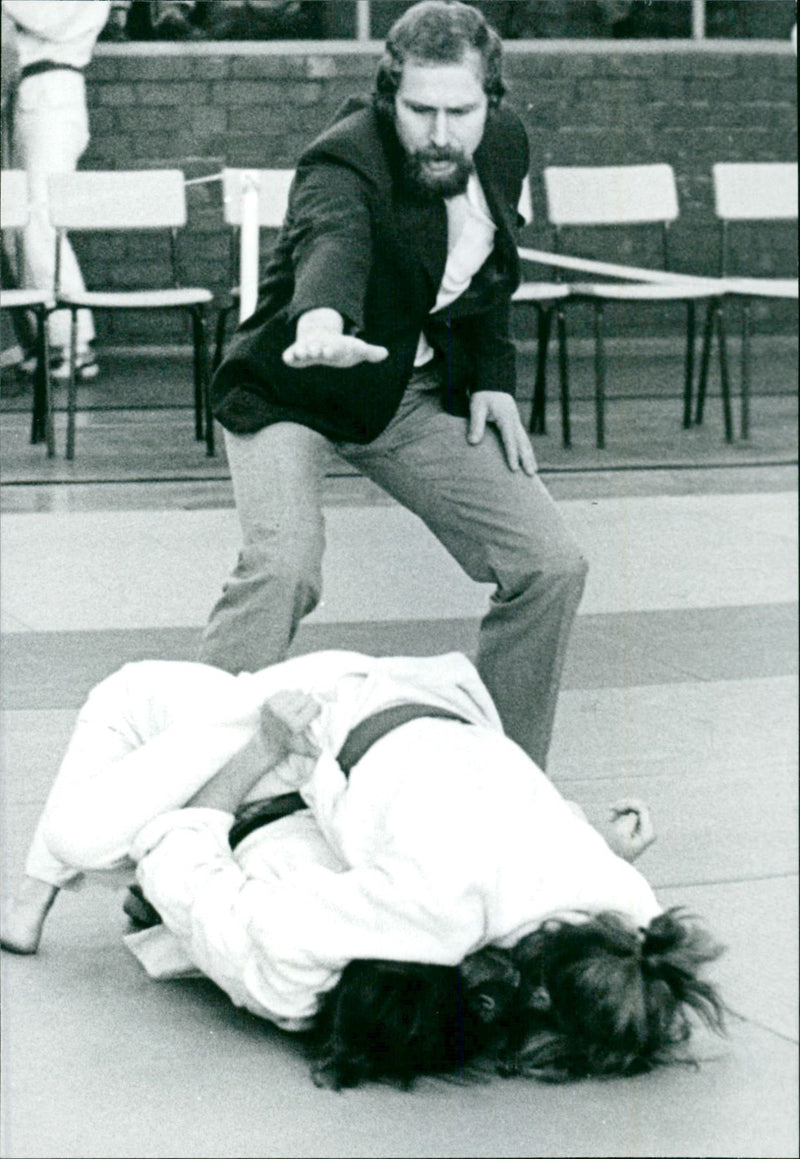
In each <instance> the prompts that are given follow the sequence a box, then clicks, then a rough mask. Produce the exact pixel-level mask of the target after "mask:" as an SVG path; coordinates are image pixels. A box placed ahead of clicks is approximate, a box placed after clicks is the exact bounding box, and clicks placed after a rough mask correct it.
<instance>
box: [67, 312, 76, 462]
mask: <svg viewBox="0 0 800 1159" xmlns="http://www.w3.org/2000/svg"><path fill="white" fill-rule="evenodd" d="M77 361H78V312H77V310H72V311H71V325H70V331H69V382H68V383H67V451H66V457H67V458H68V459H74V458H75V409H76V406H77V401H78V397H77V396H78V370H77Z"/></svg>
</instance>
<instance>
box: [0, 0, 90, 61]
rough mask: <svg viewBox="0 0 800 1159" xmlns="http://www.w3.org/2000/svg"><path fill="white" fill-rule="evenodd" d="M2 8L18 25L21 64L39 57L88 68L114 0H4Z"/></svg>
mask: <svg viewBox="0 0 800 1159" xmlns="http://www.w3.org/2000/svg"><path fill="white" fill-rule="evenodd" d="M3 11H4V12H5V13H6V14H7V15H8V16H10V17H11V19H12V20H13V21H14V23H15V24H16V26H17V32H16V43H17V53H18V56H19V67H20V68H25V67H26V66H27V65H29V64H35V63H36V62H37V61H40V60H52V61H56V62H57V63H58V64H68V65H72V66H73V67H74V68H85V67H86V65H87V64H88V63H89V61H90V60H91V58H92V52H93V50H94V46H95V41H96V40H97V38H98V36H99V35H100V33H101V32H102V30H103V27H104V26H105V23H106V21H107V20H108V17H109V13H110V12H111V0H3Z"/></svg>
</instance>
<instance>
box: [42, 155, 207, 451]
mask: <svg viewBox="0 0 800 1159" xmlns="http://www.w3.org/2000/svg"><path fill="white" fill-rule="evenodd" d="M48 196H49V209H50V220H51V223H52V225H53V226H54V228H55V230H56V289H55V306H56V309H67V310H69V311H70V314H71V322H72V324H71V329H70V377H69V382H68V387H67V391H68V393H67V448H66V457H67V458H68V459H72V458H74V455H75V413H76V409H77V375H76V354H77V320H78V311H79V310H81V309H90V310H112V311H113V310H163V311H177V310H179V311H182V312H184V313H187V314H188V315H189V318H190V322H191V328H192V347H193V360H192V367H193V383H194V414H195V437H196V438H197V439H198V440H202V439H205V442H206V453H207V454H208V455H209V456H212V455H214V453H215V446H214V419H213V415H212V412H211V402H210V392H209V378H210V375H209V365H208V334H207V310H208V307H209V306H210V304H211V302H212V301H213V294H212V293H211V291H210V290H208V289H206V288H205V287H200V286H184V285H182V278H181V270H180V262H179V250H178V238H179V234H180V231H181V230H182V229H183V228H184V227H185V225H186V220H187V214H186V190H185V178H184V174H183V173H182V172H181V170H179V169H159V170H148V169H141V170H130V171H118V170H114V171H101V170H83V171H80V172H77V173H68V174H62V173H59V174H54V175H53V176H51V178H50V180H49V183H48ZM143 231H150V232H164V231H166V232H167V234H168V236H169V264H170V270H171V282H172V284H171V285H170V286H169V287H168V288H166V287H159V288H150V289H142V290H128V289H122V290H116V289H114V290H86V291H84V292H82V293H66V292H65V291H64V290H63V289H62V288H61V286H60V273H61V247H62V241H63V238H64V236H65V235H66V233H67V232H98V233H101V232H121V233H131V234H134V233H140V232H143Z"/></svg>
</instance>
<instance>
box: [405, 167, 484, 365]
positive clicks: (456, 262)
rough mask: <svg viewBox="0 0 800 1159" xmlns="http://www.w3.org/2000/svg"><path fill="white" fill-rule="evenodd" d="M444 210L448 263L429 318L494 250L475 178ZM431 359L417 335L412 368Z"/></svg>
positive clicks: (463, 286) (462, 288)
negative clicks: (445, 214)
mask: <svg viewBox="0 0 800 1159" xmlns="http://www.w3.org/2000/svg"><path fill="white" fill-rule="evenodd" d="M445 208H446V210H447V262H446V263H445V267H444V273H443V275H442V284H441V286H440V287H439V293H438V294H437V296H436V303H435V305H434V307H433V309H432V310H431V313H432V314H435V313H437V312H438V311H439V310H443V309H444V308H445V306H449V305H450V303H451V302H454V301H455V300H456V298H458V297H460V296H461V294H463V293H464V291H465V290H466V289H467V287H468V286H469V284H470V282H471V281H472V279H473V277H474V276H475V274H477V272H478V270H479V269H480V268H481V266H482V265H483V263H484V262H485V261H486V259H487V258H488V256H489V254H490V253H491V252H492V249H493V248H494V235H495V233H496V231H497V227H496V225H495V224H494V220H493V218H492V214H491V211H490V209H489V205H488V203H487V201H486V195H485V194H484V192H483V189H482V187H481V183H480V181H479V180H478V175H477V173H475V172H474V171H473V172H472V173H470V175H469V179H468V181H467V188H466V190H465V191H464V193H459V194H458V195H457V196H456V197H447V198H445ZM432 358H433V349H432V347H431V345H430V343H429V342H428V340H427V338H426V337H425V335H424V334H420V336H419V342H418V344H417V353H416V355H415V358H414V366H424V365H425V363H426V362H430V360H431V359H432Z"/></svg>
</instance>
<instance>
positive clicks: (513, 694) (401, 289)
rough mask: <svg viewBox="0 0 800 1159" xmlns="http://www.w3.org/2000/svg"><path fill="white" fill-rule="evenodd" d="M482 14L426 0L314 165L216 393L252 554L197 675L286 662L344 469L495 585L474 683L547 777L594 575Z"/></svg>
mask: <svg viewBox="0 0 800 1159" xmlns="http://www.w3.org/2000/svg"><path fill="white" fill-rule="evenodd" d="M503 93H504V85H503V80H502V45H501V42H500V39H499V37H498V36H497V34H496V33H495V32H494V31H493V30H492V29H491V28H490V26H489V25H488V24H487V23H486V21H485V19H484V17H483V16H482V14H481V13H480V12H479V11H478V10H477V9H474V8H470V7H468V6H467V5H464V4H459V3H443V2H440V0H425V2H423V3H421V4H417V5H415V6H414V7H413V8H411V9H409V10H408V11H407V12H406V13H405V14H404V15H403V16H402V17H401V18H400V19H399V20H398V21H397V23H396V24H395V25H394V26H393V28H392V29H391V31H390V33H389V36H388V39H387V42H386V48H385V52H384V55H383V57H382V59H381V62H380V65H379V68H378V73H377V78H376V85H375V91H374V93H373V95H372V97H371V99H367V100H361V101H358V100H351V101H350V102H348V104H347V105H346V106H345V108H344V109H343V110H342V112H341V113H340V115H339V117H338V119H337V120H336V122H335V123H334V125H333V126H332V127H331V128H330V129H328V130H327V131H326V132H324V133H323V134H322V136H320V137H319V138H317V140H316V141H314V142H313V143H312V144H311V145H310V146H309V148H308V149H307V150H306V151H305V152H304V153H303V155H302V156H301V158H300V161H299V163H298V166H297V173H296V177H295V181H294V184H293V187H292V191H291V195H290V202H289V210H288V214H287V218H286V222H285V224H284V226H283V229H282V231H281V233H280V236H279V238H278V241H277V244H276V248H275V250H274V253H273V256H272V259H271V261H270V263H269V266H268V268H267V270H266V276H265V279H264V282H263V284H262V287H261V296H260V300H259V304H258V307H257V309H256V311H255V313H254V314H253V315H252V316H251V317H250V318H249V319H247V320H246V321H245V322H244V323H243V324H242V325H241V327H240V328H239V331H238V333H237V335H236V337H235V339H234V340H233V342H232V344H231V346H230V348H229V352H228V354H227V356H226V358H225V360H224V361H223V363H222V365H221V366H220V368H219V370H218V372H217V374H216V377H215V380H214V384H213V393H214V410H215V414H216V417H217V418H218V419H219V421H220V422H221V423H222V425H223V427H224V428H225V436H226V448H227V453H228V461H229V463H230V468H231V473H232V477H233V483H234V492H235V496H236V503H237V508H238V514H239V518H240V521H241V525H242V532H243V546H242V550H241V553H240V556H239V560H238V563H237V566H236V568H235V570H234V572H233V574H232V576H231V577H230V579H229V580H228V582H227V583H226V585H225V588H224V591H223V594H222V596H221V598H220V599H219V601H218V602H217V604H216V606H215V608H214V609H213V611H212V614H211V618H210V621H209V624H208V627H207V629H206V633H205V637H204V643H203V649H202V653H201V659H202V660H203V661H205V662H206V663H209V664H213V665H216V666H218V667H220V668H224V669H226V670H228V671H230V672H233V673H236V672H239V671H242V670H246V671H255V670H258V669H260V668H263V667H265V666H266V665H268V664H272V663H275V662H277V661H279V660H281V659H283V658H284V656H285V655H286V652H287V649H288V647H289V645H290V643H291V640H292V637H293V636H294V633H295V631H296V630H297V627H298V625H299V623H300V621H301V619H302V617H303V616H305V615H307V614H308V613H309V612H311V611H312V610H313V608H314V607H315V606H316V604H317V603H318V601H319V599H320V595H321V586H322V585H321V564H322V555H323V548H324V522H323V514H322V484H323V479H324V475H325V471H326V467H327V466H328V464H329V463H330V457H331V455H332V454H333V453H336V454H338V455H339V456H341V457H342V458H343V459H345V460H346V461H347V462H348V463H349V464H351V465H352V466H354V467H356V468H357V469H358V470H359V471H360V472H361V473H362V474H364V475H365V476H367V477H368V478H370V479H372V480H373V481H374V482H376V483H377V484H378V485H379V486H381V487H382V488H383V489H384V490H385V491H386V492H388V493H389V495H391V496H392V497H393V498H395V499H396V500H398V501H399V502H400V503H401V504H403V505H404V506H405V507H407V508H408V509H409V510H411V511H413V512H414V513H415V514H416V515H418V516H419V517H420V518H421V519H422V520H423V521H424V522H425V524H426V525H427V526H428V527H429V528H430V530H431V531H432V532H433V534H434V535H436V536H437V538H438V539H439V540H440V541H441V543H442V544H444V546H445V547H446V548H447V549H448V551H449V552H450V553H451V554H452V556H453V557H454V558H455V559H456V560H457V561H458V563H459V564H460V565H461V566H462V567H463V569H464V570H465V572H466V573H467V574H468V575H469V576H470V577H471V578H472V579H474V580H476V581H479V582H484V583H487V582H489V583H494V584H495V585H496V589H495V592H494V595H493V597H492V600H491V606H490V608H489V611H488V613H487V615H486V616H485V618H484V619H483V621H482V623H481V628H480V635H479V641H478V651H477V667H478V671H479V672H480V675H481V677H482V679H483V681H484V683H485V684H486V686H487V688H488V689H489V691H490V692H491V695H492V697H493V699H494V701H495V703H496V705H497V708H498V710H499V713H500V717H501V719H502V722H503V726H504V729H505V731H506V733H507V734H508V735H509V736H510V737H512V738H513V739H514V740H515V741H517V743H518V744H520V745H521V746H522V747H523V748H524V749H525V750H526V752H527V753H528V754H529V755H530V756H531V757H532V758H533V760H534V761H535V762H536V763H537V764H538V765H540V767H544V765H545V761H546V757H547V750H548V746H549V743H550V736H551V732H552V726H553V718H554V713H555V706H556V699H557V695H558V687H559V683H560V679H561V672H562V668H563V662H564V656H565V652H566V645H567V640H568V636H569V631H570V628H571V625H572V622H573V619H574V616H575V614H576V611H577V608H578V604H579V602H580V598H581V594H582V591H583V585H584V581H585V577H586V562H585V560H584V559H583V557H582V555H581V553H580V551H579V550H578V548H577V546H576V545H575V543H574V542H573V540H572V538H571V537H570V535H569V534H568V532H567V530H566V528H565V527H564V525H563V522H562V519H561V517H560V515H559V513H558V511H557V509H556V507H555V505H554V503H553V501H552V499H551V498H550V496H549V495H548V493H547V492H546V490H545V488H544V486H543V485H542V483H541V481H540V479H539V478H538V475H537V473H536V462H535V459H534V455H533V452H532V450H531V445H530V441H529V439H528V436H527V434H526V432H525V429H524V427H523V425H522V422H521V419H520V416H519V412H518V409H517V405H516V402H515V398H514V395H515V388H516V369H515V351H514V345H513V342H512V340H511V337H510V333H509V315H510V302H511V295H512V293H513V292H514V290H515V288H516V287H517V285H518V282H519V262H518V257H517V251H516V243H515V232H516V229H517V227H518V224H519V221H520V218H519V216H518V213H517V205H518V203H519V198H520V194H521V190H522V184H523V179H524V177H525V175H526V174H527V172H528V163H529V159H528V144H527V139H526V135H525V130H524V128H523V126H522V124H521V122H520V120H519V118H518V117H517V116H516V114H515V113H514V112H512V111H511V110H510V109H509V108H507V107H506V106H505V105H504V103H503Z"/></svg>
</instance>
